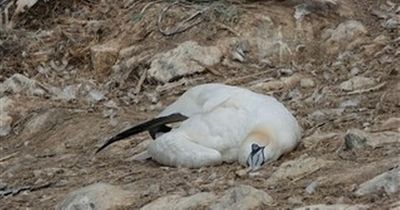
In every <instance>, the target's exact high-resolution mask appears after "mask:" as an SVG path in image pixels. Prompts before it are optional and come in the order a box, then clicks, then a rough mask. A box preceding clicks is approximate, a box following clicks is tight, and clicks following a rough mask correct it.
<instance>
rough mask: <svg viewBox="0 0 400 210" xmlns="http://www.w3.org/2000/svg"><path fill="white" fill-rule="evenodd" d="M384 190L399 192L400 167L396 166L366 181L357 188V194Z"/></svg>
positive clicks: (390, 192)
mask: <svg viewBox="0 0 400 210" xmlns="http://www.w3.org/2000/svg"><path fill="white" fill-rule="evenodd" d="M381 190H384V191H385V192H386V193H388V194H393V193H397V192H398V191H399V190H400V168H399V167H397V168H394V169H392V170H390V171H387V172H385V173H382V174H380V175H378V176H376V177H374V178H372V179H371V180H369V181H367V182H364V183H362V184H361V185H360V187H359V188H358V189H357V191H356V192H355V194H356V195H357V196H363V195H366V194H370V193H375V192H379V191H381Z"/></svg>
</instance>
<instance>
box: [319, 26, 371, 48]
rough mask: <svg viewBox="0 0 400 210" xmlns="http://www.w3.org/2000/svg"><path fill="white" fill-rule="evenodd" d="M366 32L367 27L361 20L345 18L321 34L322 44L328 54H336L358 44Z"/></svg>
mask: <svg viewBox="0 0 400 210" xmlns="http://www.w3.org/2000/svg"><path fill="white" fill-rule="evenodd" d="M366 34H367V29H366V28H365V26H364V25H363V24H362V23H361V22H359V21H355V20H347V21H345V22H343V23H341V24H339V25H338V26H337V27H336V28H335V29H328V30H326V31H325V32H324V33H323V34H322V39H323V40H324V44H323V46H324V48H325V49H326V51H327V52H328V54H336V53H339V52H340V51H343V50H349V49H351V48H353V47H355V46H358V45H359V44H361V43H362V42H363V38H364V37H365V35H366Z"/></svg>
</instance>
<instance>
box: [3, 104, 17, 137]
mask: <svg viewBox="0 0 400 210" xmlns="http://www.w3.org/2000/svg"><path fill="white" fill-rule="evenodd" d="M13 103H14V102H13V100H11V99H10V98H8V97H1V98H0V137H2V136H6V135H8V134H9V133H10V132H11V124H12V121H13V118H12V117H11V116H10V115H9V113H8V111H9V109H10V107H11V106H12V104H13Z"/></svg>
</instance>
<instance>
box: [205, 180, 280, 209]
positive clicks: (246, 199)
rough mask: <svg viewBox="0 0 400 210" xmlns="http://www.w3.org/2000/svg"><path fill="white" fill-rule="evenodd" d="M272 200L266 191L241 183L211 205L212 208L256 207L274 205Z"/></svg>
mask: <svg viewBox="0 0 400 210" xmlns="http://www.w3.org/2000/svg"><path fill="white" fill-rule="evenodd" d="M272 202H273V199H272V197H271V196H270V195H268V193H266V192H265V191H262V190H258V189H255V188H253V187H251V186H246V185H240V186H237V187H233V188H230V189H228V190H227V191H225V193H224V195H223V196H222V197H221V198H220V199H218V201H217V202H216V203H214V204H213V205H212V206H211V209H212V210H223V209H237V210H245V209H256V208H262V207H265V206H269V205H272Z"/></svg>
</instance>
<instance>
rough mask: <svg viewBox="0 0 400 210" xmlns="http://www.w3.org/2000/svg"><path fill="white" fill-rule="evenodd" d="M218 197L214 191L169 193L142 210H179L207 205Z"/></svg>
mask: <svg viewBox="0 0 400 210" xmlns="http://www.w3.org/2000/svg"><path fill="white" fill-rule="evenodd" d="M215 199H216V195H215V194H213V193H206V192H203V193H198V194H195V195H192V196H187V197H182V196H180V195H169V196H165V197H161V198H159V199H157V200H155V201H153V202H151V203H149V204H147V205H145V206H144V207H142V208H141V210H175V209H176V210H178V209H198V208H200V207H203V208H204V207H206V206H208V205H209V204H210V203H211V202H213V201H214V200H215Z"/></svg>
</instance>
